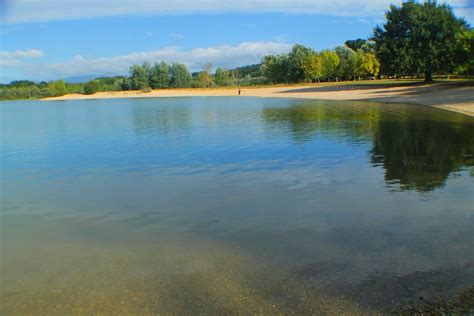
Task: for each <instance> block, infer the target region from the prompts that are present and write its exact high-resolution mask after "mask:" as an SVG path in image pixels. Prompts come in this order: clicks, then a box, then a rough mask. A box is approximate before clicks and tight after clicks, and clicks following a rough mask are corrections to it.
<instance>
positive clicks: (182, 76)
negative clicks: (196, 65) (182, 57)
mask: <svg viewBox="0 0 474 316" xmlns="http://www.w3.org/2000/svg"><path fill="white" fill-rule="evenodd" d="M170 75H171V80H170V82H171V86H172V87H174V88H185V87H189V86H190V85H191V81H192V77H191V73H190V72H189V70H188V68H187V67H186V66H185V65H183V64H179V63H174V64H172V65H171V67H170Z"/></svg>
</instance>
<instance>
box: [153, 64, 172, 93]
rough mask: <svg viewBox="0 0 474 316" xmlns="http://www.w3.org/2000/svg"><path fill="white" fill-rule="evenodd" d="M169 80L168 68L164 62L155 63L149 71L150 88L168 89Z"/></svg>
mask: <svg viewBox="0 0 474 316" xmlns="http://www.w3.org/2000/svg"><path fill="white" fill-rule="evenodd" d="M170 80H171V78H170V66H169V65H168V64H167V63H166V62H164V61H162V62H161V63H159V64H158V63H155V65H154V66H153V67H152V68H151V69H150V74H149V81H150V87H151V88H153V89H157V88H167V87H169V84H170Z"/></svg>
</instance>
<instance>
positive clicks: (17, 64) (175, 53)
mask: <svg viewBox="0 0 474 316" xmlns="http://www.w3.org/2000/svg"><path fill="white" fill-rule="evenodd" d="M77 2H79V3H77ZM448 3H449V4H450V5H451V6H453V8H454V10H455V12H456V14H458V15H459V16H464V17H465V18H466V19H467V21H468V22H470V23H472V19H473V17H472V11H473V7H472V6H471V7H469V2H467V1H462V0H453V1H448ZM389 4H390V1H385V0H357V1H356V0H344V1H343V0H331V1H329V0H301V1H295V0H293V1H290V0H278V1H271V0H241V1H236V0H229V1H217V0H194V1H192V2H191V1H184V0H173V1H169V0H155V1H151V0H134V1H129V0H102V1H95V0H82V1H71V0H43V1H39V0H6V1H5V0H0V6H1V8H0V12H2V14H3V15H2V17H1V19H2V22H1V23H2V24H1V29H0V36H1V42H0V45H1V46H0V48H1V60H0V65H1V72H0V82H9V81H11V80H18V79H31V80H51V79H56V78H63V77H70V76H77V75H85V74H126V73H127V69H128V67H129V66H130V65H131V64H133V63H141V62H143V61H149V62H155V61H159V60H166V61H168V62H183V63H185V64H187V65H188V66H189V68H190V69H192V70H200V69H202V67H203V65H204V64H206V63H208V62H210V63H212V64H213V65H214V66H221V67H227V68H232V67H235V66H238V65H245V64H251V63H257V62H259V60H260V59H261V57H262V56H263V55H266V54H275V53H282V52H286V51H288V50H289V49H290V48H291V46H292V45H293V44H294V43H301V44H304V45H307V46H310V47H313V48H314V49H316V50H320V49H323V48H333V47H334V46H336V45H340V44H343V43H344V41H346V40H347V39H355V38H359V37H360V38H367V37H368V36H370V35H371V33H372V30H373V27H374V26H375V25H376V24H381V23H383V14H384V11H385V10H386V9H387V8H388V6H389Z"/></svg>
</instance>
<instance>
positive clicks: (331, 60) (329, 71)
mask: <svg viewBox="0 0 474 316" xmlns="http://www.w3.org/2000/svg"><path fill="white" fill-rule="evenodd" d="M321 60H322V65H323V73H322V75H323V77H324V78H325V79H326V80H328V81H331V79H332V78H336V80H337V75H338V67H339V63H340V60H339V56H338V55H337V54H336V53H335V52H333V51H330V50H327V49H326V50H323V51H322V52H321Z"/></svg>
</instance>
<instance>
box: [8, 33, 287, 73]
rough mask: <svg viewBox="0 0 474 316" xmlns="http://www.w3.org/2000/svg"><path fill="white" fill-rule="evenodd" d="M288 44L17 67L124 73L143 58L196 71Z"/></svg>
mask: <svg viewBox="0 0 474 316" xmlns="http://www.w3.org/2000/svg"><path fill="white" fill-rule="evenodd" d="M291 46H292V45H291V44H288V43H281V42H245V43H240V44H238V45H235V46H232V45H221V46H213V47H207V48H196V49H192V50H188V51H184V50H181V49H179V48H178V47H165V48H162V49H159V50H153V51H146V52H134V53H130V54H127V55H120V56H114V57H102V58H86V57H84V56H81V55H76V56H74V58H72V59H71V60H69V61H65V62H61V63H53V64H39V63H34V64H26V63H22V64H21V65H17V66H19V69H21V70H22V71H23V72H24V73H26V74H28V75H29V76H34V77H40V79H41V78H57V77H67V76H74V75H81V74H90V73H99V74H100V73H106V74H108V73H114V74H125V73H127V72H128V69H129V67H130V66H131V65H132V64H137V63H143V62H145V61H147V62H150V63H153V62H158V61H161V60H164V61H167V62H170V63H171V62H180V63H184V64H185V65H187V66H188V67H189V68H190V69H191V70H192V71H196V70H201V69H202V68H203V66H204V64H206V63H212V64H213V65H214V66H215V67H217V66H219V67H227V68H233V67H236V66H241V65H248V64H253V63H258V62H259V61H260V60H261V58H262V57H263V56H264V55H268V54H278V53H282V52H287V51H289V50H290V49H291Z"/></svg>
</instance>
